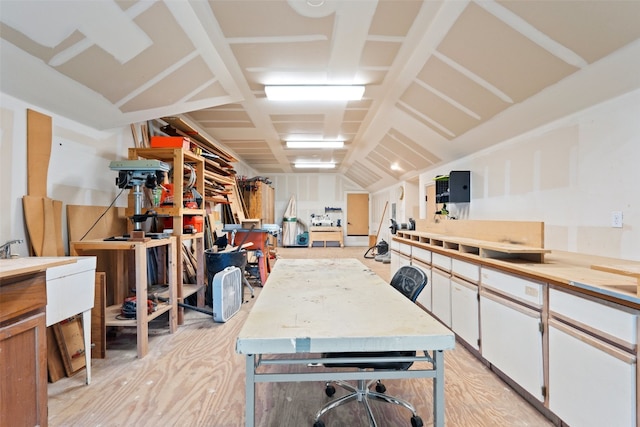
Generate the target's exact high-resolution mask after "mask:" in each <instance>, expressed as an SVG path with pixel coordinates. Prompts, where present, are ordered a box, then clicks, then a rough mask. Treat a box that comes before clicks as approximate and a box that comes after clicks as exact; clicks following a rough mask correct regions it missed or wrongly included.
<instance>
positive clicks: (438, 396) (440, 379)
mask: <svg viewBox="0 0 640 427" xmlns="http://www.w3.org/2000/svg"><path fill="white" fill-rule="evenodd" d="M433 360H434V363H433V365H434V366H433V367H434V368H435V370H436V376H435V378H434V379H433V425H434V426H435V427H444V352H443V351H442V350H434V351H433Z"/></svg>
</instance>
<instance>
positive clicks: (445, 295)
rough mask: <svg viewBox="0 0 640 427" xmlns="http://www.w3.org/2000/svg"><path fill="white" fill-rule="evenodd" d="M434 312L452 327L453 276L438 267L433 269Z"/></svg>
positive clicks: (432, 294)
mask: <svg viewBox="0 0 640 427" xmlns="http://www.w3.org/2000/svg"><path fill="white" fill-rule="evenodd" d="M431 281H432V284H433V287H432V289H431V296H432V308H433V309H432V311H431V312H432V313H433V314H434V315H435V316H436V317H437V318H438V319H440V321H441V322H442V323H444V324H445V325H447V326H449V327H451V283H450V281H451V276H450V275H449V274H448V273H445V272H443V271H441V270H438V269H437V268H432V269H431Z"/></svg>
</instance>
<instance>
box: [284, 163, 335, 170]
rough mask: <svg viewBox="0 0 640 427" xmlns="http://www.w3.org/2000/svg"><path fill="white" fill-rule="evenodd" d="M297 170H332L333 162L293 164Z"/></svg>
mask: <svg viewBox="0 0 640 427" xmlns="http://www.w3.org/2000/svg"><path fill="white" fill-rule="evenodd" d="M293 165H294V166H295V167H296V168H298V169H333V168H335V167H336V164H335V163H334V162H295V163H294V164H293Z"/></svg>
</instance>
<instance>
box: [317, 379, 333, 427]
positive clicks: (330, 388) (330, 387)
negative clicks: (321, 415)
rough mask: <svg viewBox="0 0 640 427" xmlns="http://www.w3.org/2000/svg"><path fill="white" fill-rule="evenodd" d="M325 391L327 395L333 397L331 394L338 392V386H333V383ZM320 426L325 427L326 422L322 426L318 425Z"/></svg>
mask: <svg viewBox="0 0 640 427" xmlns="http://www.w3.org/2000/svg"><path fill="white" fill-rule="evenodd" d="M324 393H325V394H326V395H327V396H329V397H331V396H333V395H334V394H336V388H335V387H334V386H332V385H328V386H327V387H326V388H325V389H324ZM318 422H321V421H318ZM314 427H316V426H314ZM318 427H324V424H323V425H322V426H318Z"/></svg>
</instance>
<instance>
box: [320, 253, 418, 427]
mask: <svg viewBox="0 0 640 427" xmlns="http://www.w3.org/2000/svg"><path fill="white" fill-rule="evenodd" d="M391 286H393V287H394V288H396V289H397V290H398V291H400V292H402V294H403V295H404V296H406V297H407V298H409V299H410V300H411V301H413V302H415V301H416V299H417V298H418V295H419V294H420V292H421V291H422V290H423V289H424V288H425V286H427V276H426V274H425V273H424V272H423V271H422V270H421V269H419V268H417V267H414V266H410V265H407V266H402V267H400V268H399V269H398V271H397V272H396V273H395V274H394V275H393V278H392V279H391ZM415 355H416V352H415V351H384V352H348V353H345V352H342V353H326V354H324V357H326V358H354V357H361V358H362V357H387V358H388V357H414V356H415ZM412 364H413V362H412V361H406V362H362V363H360V362H353V363H352V362H345V363H325V364H324V366H327V367H335V368H345V367H349V368H358V369H360V370H365V369H374V370H375V369H384V370H398V371H399V370H405V371H406V370H407V369H409V368H410V367H411V365H412ZM334 384H335V385H337V386H339V387H341V388H344V389H345V390H347V391H348V392H349V393H347V394H346V395H344V396H341V397H339V398H337V399H334V400H332V401H331V402H329V403H327V404H326V405H325V406H323V407H322V408H321V409H320V410H319V411H318V412H317V413H316V417H315V419H314V423H313V427H324V422H323V421H322V420H320V417H322V416H323V415H324V414H325V413H326V412H328V411H330V410H331V409H333V408H336V407H338V406H341V405H344V404H345V403H348V402H351V401H352V400H357V401H358V402H362V404H363V405H364V407H365V409H366V411H367V415H368V417H369V423H370V424H371V426H376V425H377V424H376V420H375V418H374V416H373V412H372V411H371V406H370V405H369V401H368V399H376V400H380V401H382V402H387V403H393V404H395V405H400V406H403V407H405V408H407V409H408V410H410V411H411V414H412V416H411V426H412V427H422V426H423V422H422V419H421V418H420V417H419V416H418V414H417V413H416V410H415V408H414V407H413V405H412V404H410V403H409V402H407V401H405V400H403V399H400V398H397V397H392V396H387V395H386V394H384V392H385V391H386V388H385V386H384V384H382V382H380V380H369V381H366V380H358V385H357V386H354V385H352V384H350V383H348V382H346V381H329V382H327V383H326V385H325V393H326V395H327V396H329V397H331V396H333V395H334V394H335V392H336V388H335V386H334ZM374 384H375V391H373V390H371V387H372V386H373V385H374Z"/></svg>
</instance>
